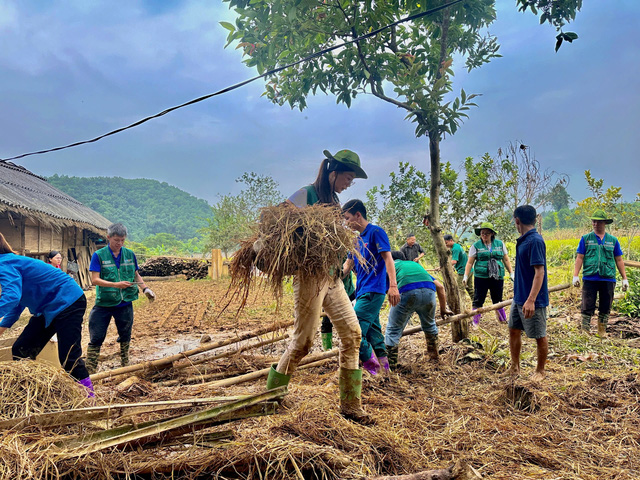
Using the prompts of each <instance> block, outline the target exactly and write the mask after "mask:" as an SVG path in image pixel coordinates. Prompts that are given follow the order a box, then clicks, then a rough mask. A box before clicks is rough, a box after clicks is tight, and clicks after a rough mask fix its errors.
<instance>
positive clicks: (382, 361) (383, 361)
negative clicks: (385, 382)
mask: <svg viewBox="0 0 640 480" xmlns="http://www.w3.org/2000/svg"><path fill="white" fill-rule="evenodd" d="M378 363H380V367H381V370H383V372H384V373H389V370H390V368H389V359H388V358H387V357H378Z"/></svg>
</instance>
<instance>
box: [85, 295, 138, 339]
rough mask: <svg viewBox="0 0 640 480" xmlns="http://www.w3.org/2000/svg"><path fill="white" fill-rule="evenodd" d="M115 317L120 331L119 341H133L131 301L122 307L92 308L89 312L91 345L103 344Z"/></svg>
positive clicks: (117, 328)
mask: <svg viewBox="0 0 640 480" xmlns="http://www.w3.org/2000/svg"><path fill="white" fill-rule="evenodd" d="M111 318H113V321H114V323H115V324H116V330H117V331H118V342H120V343H125V342H130V341H131V329H132V328H133V305H132V304H131V303H129V304H128V305H124V306H122V307H98V306H97V305H96V306H94V307H93V308H92V309H91V313H90V314H89V346H90V347H98V348H100V347H101V346H102V343H103V342H104V339H105V337H106V336H107V329H108V328H109V323H110V322H111Z"/></svg>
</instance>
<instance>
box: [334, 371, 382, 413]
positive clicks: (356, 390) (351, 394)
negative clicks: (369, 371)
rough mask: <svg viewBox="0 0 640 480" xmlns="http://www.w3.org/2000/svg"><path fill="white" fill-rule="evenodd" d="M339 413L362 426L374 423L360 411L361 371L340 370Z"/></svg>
mask: <svg viewBox="0 0 640 480" xmlns="http://www.w3.org/2000/svg"><path fill="white" fill-rule="evenodd" d="M339 378H340V380H339V382H340V413H341V414H342V416H343V417H345V418H348V419H349V420H353V421H354V422H357V423H361V424H363V425H372V424H374V423H375V421H374V420H373V418H371V416H369V415H367V413H366V412H365V411H364V410H363V409H362V370H360V369H357V370H350V369H348V368H342V367H341V368H340V371H339Z"/></svg>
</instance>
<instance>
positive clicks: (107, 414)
mask: <svg viewBox="0 0 640 480" xmlns="http://www.w3.org/2000/svg"><path fill="white" fill-rule="evenodd" d="M243 398H246V395H240V396H234V397H209V398H194V399H191V400H166V401H163V402H140V403H121V404H116V405H104V406H99V407H86V408H76V409H72V410H61V411H59V412H46V413H39V414H34V415H28V416H26V417H20V418H10V419H8V420H3V421H1V422H0V429H3V428H13V427H16V426H18V427H20V428H24V427H28V426H30V425H40V426H42V427H57V426H61V425H71V424H75V423H80V422H92V421H94V420H103V419H105V418H109V419H113V418H118V417H121V416H125V415H137V414H139V413H150V412H160V411H163V410H170V409H173V408H185V407H195V406H198V405H206V404H208V403H219V402H229V401H233V400H241V399H243Z"/></svg>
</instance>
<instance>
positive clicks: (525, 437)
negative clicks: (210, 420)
mask: <svg viewBox="0 0 640 480" xmlns="http://www.w3.org/2000/svg"><path fill="white" fill-rule="evenodd" d="M150 286H151V288H152V289H153V290H154V291H155V292H156V294H157V298H158V299H157V301H156V302H154V303H149V302H148V301H147V300H146V299H144V298H143V299H140V300H138V301H137V302H136V304H135V321H134V332H133V338H132V343H131V361H132V363H136V362H141V361H148V360H153V359H157V358H162V357H165V356H168V355H172V354H175V353H179V352H181V351H185V350H189V349H191V348H194V347H197V346H199V345H201V342H202V341H203V340H206V337H209V338H210V339H211V340H212V341H217V340H219V339H224V338H230V337H234V336H236V335H238V334H241V333H244V332H248V331H254V330H257V329H260V328H263V327H268V326H271V325H275V324H276V323H278V322H280V323H283V322H287V321H290V320H292V315H293V308H292V299H291V293H290V289H289V290H287V289H285V292H288V293H286V294H285V298H284V301H283V303H282V305H281V309H280V311H278V312H276V311H275V301H274V300H273V299H272V298H271V297H270V296H269V295H268V294H266V293H264V292H260V291H258V292H256V293H255V295H252V297H251V299H250V302H249V304H248V306H247V308H246V309H245V310H244V311H243V312H242V313H241V314H240V316H239V317H237V318H236V316H235V307H236V305H234V304H231V305H230V306H229V307H228V308H227V310H225V311H224V313H222V314H221V313H220V312H221V310H222V309H223V307H224V306H225V305H226V303H227V302H226V301H225V300H224V298H223V297H224V294H225V292H226V289H227V283H226V282H225V281H222V282H211V281H209V280H200V281H163V282H153V283H151V284H150ZM575 295H576V292H575V291H574V292H564V293H555V294H552V304H553V308H552V309H551V313H552V315H553V316H552V318H550V320H549V340H550V359H549V364H548V377H547V379H546V380H545V381H544V382H542V383H540V384H535V383H532V382H530V381H529V380H528V376H529V375H530V373H531V371H532V370H533V367H534V365H535V350H534V349H535V347H534V342H532V341H530V340H528V339H525V340H524V342H523V343H524V348H523V359H524V364H523V368H524V372H523V377H522V378H519V379H515V380H514V379H509V378H502V377H501V376H500V375H499V373H500V372H501V371H502V370H503V369H504V367H505V365H506V364H507V362H508V345H507V333H508V332H507V328H506V326H505V325H502V324H498V323H497V321H496V320H495V317H494V316H493V314H487V315H485V316H484V317H483V321H482V323H481V328H480V329H478V330H472V331H471V335H470V339H469V341H467V342H464V343H461V344H457V345H452V344H451V339H450V335H451V333H450V329H449V328H448V327H444V328H442V329H441V333H440V338H441V349H440V352H441V363H440V364H439V365H437V366H434V365H432V364H429V363H428V362H427V361H426V358H425V342H424V338H423V337H422V336H421V335H420V334H417V335H413V336H410V337H405V338H403V339H402V341H401V343H400V368H399V369H398V371H397V372H396V373H393V374H391V375H389V376H386V377H382V378H379V376H377V377H371V376H369V375H368V374H367V376H366V378H365V384H364V388H363V404H364V406H365V409H366V410H367V411H368V412H369V413H370V414H372V415H373V416H374V417H375V419H376V421H377V424H376V425H374V426H361V425H358V424H355V423H352V422H350V421H348V420H345V419H344V418H342V417H341V416H340V415H339V412H338V397H339V395H338V385H337V376H336V371H337V361H336V359H335V358H334V359H331V360H329V361H328V362H327V363H325V364H324V365H322V366H320V367H315V368H310V369H301V370H298V371H297V372H296V373H295V374H294V376H293V378H292V381H291V384H290V386H289V394H288V395H287V396H286V397H285V399H284V401H283V402H282V404H281V405H280V407H279V409H278V413H277V414H276V415H270V416H265V417H259V418H253V419H245V420H242V421H237V422H233V423H232V424H229V425H228V426H225V425H223V426H220V427H214V428H210V429H207V430H205V431H204V433H203V432H202V431H201V432H199V433H198V435H200V436H198V437H197V438H198V440H196V434H195V433H194V434H193V438H192V440H189V441H188V442H183V443H182V444H179V445H172V446H161V447H159V446H155V445H145V444H143V445H140V446H138V447H137V448H135V449H134V450H129V451H124V452H122V451H119V450H118V449H113V450H104V451H102V452H100V453H99V454H92V455H87V456H84V457H81V461H79V462H78V461H76V460H64V461H62V462H58V464H59V465H61V466H60V467H59V468H60V469H63V468H67V469H68V472H72V473H69V474H68V475H69V476H67V477H65V478H203V479H204V478H252V479H267V478H269V479H286V478H298V479H303V478H304V479H307V478H328V479H329V478H330V479H338V478H344V479H362V478H370V477H373V476H375V475H401V474H409V473H415V472H420V471H424V470H429V469H434V468H445V467H448V466H450V465H454V464H458V465H459V466H461V467H464V468H466V469H467V470H466V471H467V472H468V474H469V476H467V477H460V478H492V479H493V478H495V479H525V478H536V479H546V480H548V479H602V478H611V479H637V478H640V460H639V458H638V451H640V450H639V445H638V443H639V442H640V417H639V415H638V413H639V407H638V399H639V397H640V378H639V376H638V364H639V362H640V351H639V350H638V349H637V347H638V346H640V345H639V344H638V333H639V332H640V329H639V327H638V320H637V319H636V320H629V319H612V324H613V326H612V329H611V330H612V332H613V335H612V337H613V338H609V339H605V340H601V339H599V338H598V337H596V336H593V335H591V336H587V335H584V334H582V333H580V332H579V330H578V329H577V324H578V315H577V308H576V306H575V305H577V303H576V300H577V299H576V298H575ZM91 304H92V299H91V297H90V306H91ZM386 308H387V307H386V306H385V308H384V309H383V312H382V314H381V320H382V321H383V324H384V323H386V318H387V312H388V311H387V310H386ZM416 322H417V319H415V318H414V323H413V325H416V324H417V323H416ZM593 328H594V329H595V324H594V326H593ZM85 330H86V329H85ZM281 333H284V332H283V331H280V332H277V333H274V334H268V335H263V336H262V337H261V338H262V339H267V338H272V337H273V336H274V335H277V334H281ZM85 335H86V331H85ZM116 337H117V335H116V332H115V328H114V327H113V326H111V328H110V330H109V334H108V337H107V341H106V342H105V344H104V346H103V350H102V354H103V361H102V363H101V365H100V371H103V370H107V369H111V368H116V367H118V366H119V357H118V351H119V350H118V345H117V343H116ZM617 337H620V338H617ZM246 343H247V342H244V343H243V344H246ZM84 346H86V341H85V344H84V345H83V347H84ZM285 346H286V341H283V342H278V343H275V344H272V345H268V346H265V347H261V348H259V349H256V350H250V351H247V352H244V353H239V354H235V355H233V356H231V357H229V358H224V359H219V360H216V361H211V362H204V363H201V364H199V365H197V366H195V367H189V368H182V369H176V368H173V369H166V370H162V371H156V372H154V373H149V372H146V373H145V374H144V375H140V376H141V377H142V379H140V380H138V381H133V382H132V383H129V384H127V385H124V386H123V385H119V383H120V382H121V381H123V380H125V379H126V378H127V376H121V377H118V378H116V379H110V380H103V381H98V382H96V393H97V397H98V400H97V403H98V404H113V403H122V402H142V401H152V400H169V399H171V400H174V399H193V398H202V397H211V396H220V395H224V396H230V395H244V394H255V393H258V392H261V391H263V390H264V387H265V378H264V377H262V378H259V379H257V380H254V381H251V382H246V383H241V384H239V385H235V386H232V387H224V388H223V387H219V386H216V385H215V384H214V383H211V379H210V378H208V377H207V378H206V377H204V375H214V376H216V377H217V378H218V379H219V378H223V377H231V376H236V375H240V374H243V373H247V372H252V371H256V370H259V369H262V368H265V367H268V366H269V365H270V363H272V362H274V361H277V359H278V357H279V355H280V354H281V352H282V351H283V349H284V347H285ZM231 348H232V347H227V350H225V348H223V349H219V350H215V353H219V352H220V351H228V349H231ZM233 348H237V346H234V347H233ZM320 352H321V349H320V338H319V335H318V337H317V338H316V342H315V346H314V349H313V351H312V352H311V353H312V354H317V353H320ZM207 355H211V354H209V353H207V354H203V355H200V356H196V357H193V358H192V360H197V359H199V358H202V357H206V356H207ZM181 363H182V364H184V362H182V361H181V362H176V364H174V366H176V365H179V364H181ZM214 381H215V380H214ZM191 382H196V383H191ZM186 411H189V410H186ZM150 418H158V415H155V416H154V415H152V416H148V415H147V416H144V415H143V416H139V417H138V418H136V419H135V420H134V421H135V422H142V421H145V420H148V419H150ZM128 421H130V420H128ZM227 429H231V431H232V432H231V434H232V439H231V440H229V441H227V442H223V443H220V442H212V441H205V440H206V438H209V437H207V436H206V435H214V433H213V432H216V431H222V430H225V431H226V430H227ZM203 439H204V440H203ZM24 478H28V477H24Z"/></svg>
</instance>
